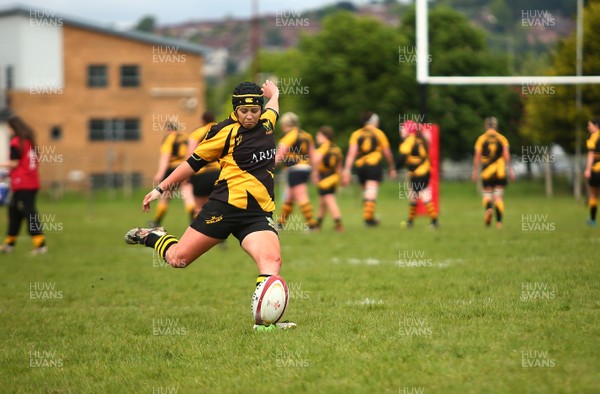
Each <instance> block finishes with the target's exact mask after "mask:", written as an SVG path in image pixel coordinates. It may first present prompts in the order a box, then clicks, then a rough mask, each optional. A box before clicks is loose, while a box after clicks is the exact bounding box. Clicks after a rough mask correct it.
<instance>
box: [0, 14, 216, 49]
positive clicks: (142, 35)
mask: <svg viewBox="0 0 600 394" xmlns="http://www.w3.org/2000/svg"><path fill="white" fill-rule="evenodd" d="M45 11H46V12H48V10H45V9H42V8H33V7H31V8H30V7H27V6H23V5H18V6H14V7H10V8H5V9H0V18H2V17H6V16H15V15H17V16H24V17H27V18H29V17H31V13H32V12H33V13H36V14H37V15H43V13H44V12H45ZM48 19H49V20H50V19H54V20H57V21H58V20H59V21H62V23H63V24H66V25H70V26H74V27H79V28H82V29H86V30H91V31H95V32H98V33H103V34H108V35H112V36H117V37H121V38H124V39H128V40H133V41H139V42H144V43H147V44H152V45H164V46H174V47H177V49H178V50H181V51H184V52H188V53H194V54H198V55H201V56H204V55H206V54H207V53H208V52H210V51H211V49H210V48H208V47H205V46H203V45H197V44H192V43H189V42H187V41H182V40H176V39H171V38H166V37H162V36H157V35H155V34H150V33H146V32H142V31H137V30H117V29H114V28H111V27H108V26H103V25H100V24H98V23H94V22H90V21H84V20H82V19H79V18H71V17H65V16H63V15H58V14H53V15H51V16H48Z"/></svg>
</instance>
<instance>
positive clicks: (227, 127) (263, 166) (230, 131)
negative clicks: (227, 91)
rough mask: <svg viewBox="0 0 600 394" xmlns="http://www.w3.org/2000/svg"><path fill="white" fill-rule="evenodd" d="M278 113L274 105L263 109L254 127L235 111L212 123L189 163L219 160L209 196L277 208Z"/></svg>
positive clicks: (244, 205) (258, 207)
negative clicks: (246, 125)
mask: <svg viewBox="0 0 600 394" xmlns="http://www.w3.org/2000/svg"><path fill="white" fill-rule="evenodd" d="M278 116H279V114H278V113H277V112H275V111H274V110H273V109H271V108H267V109H266V110H264V111H263V113H262V115H261V117H260V120H259V122H258V124H257V125H256V126H254V127H253V128H252V129H246V128H245V127H243V126H242V125H241V124H240V123H239V121H238V119H237V117H236V115H235V113H232V114H231V115H230V116H229V118H228V119H226V120H224V121H223V122H220V123H218V124H216V125H214V126H213V127H211V129H210V131H209V132H208V134H207V135H206V138H204V139H203V140H202V141H201V142H200V144H199V145H198V147H197V148H196V150H195V151H194V154H193V155H192V156H191V157H190V158H189V159H188V163H189V164H190V166H191V167H192V168H193V169H194V170H196V171H197V170H198V169H200V168H201V167H202V166H203V165H205V164H206V163H207V162H209V163H210V162H214V161H218V162H219V164H220V166H221V173H220V174H219V179H218V180H217V183H216V184H215V188H214V190H213V192H212V194H211V195H210V199H212V200H217V201H222V202H225V203H228V204H230V205H233V206H235V207H238V208H241V209H248V210H260V211H264V212H273V211H274V210H275V202H274V199H275V195H274V188H275V180H274V169H275V153H276V151H277V148H276V146H275V138H274V136H273V130H274V128H275V123H276V121H277V118H278Z"/></svg>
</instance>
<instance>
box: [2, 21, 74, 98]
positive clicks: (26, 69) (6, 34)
mask: <svg viewBox="0 0 600 394" xmlns="http://www.w3.org/2000/svg"><path fill="white" fill-rule="evenodd" d="M0 37H2V40H0V89H5V88H6V71H5V70H6V66H7V65H12V66H13V89H15V90H26V91H27V90H32V89H33V90H34V91H35V90H37V93H43V91H44V90H46V89H62V88H63V87H64V71H63V70H64V67H63V43H62V40H63V38H62V21H61V20H60V19H55V18H52V17H51V15H34V16H24V15H14V16H5V17H0Z"/></svg>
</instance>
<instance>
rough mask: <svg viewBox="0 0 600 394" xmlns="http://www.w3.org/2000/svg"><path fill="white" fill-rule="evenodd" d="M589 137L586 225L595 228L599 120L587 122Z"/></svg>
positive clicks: (599, 183) (599, 174) (599, 172)
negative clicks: (588, 188) (588, 209)
mask: <svg viewBox="0 0 600 394" xmlns="http://www.w3.org/2000/svg"><path fill="white" fill-rule="evenodd" d="M588 131H589V132H590V137H589V138H588V140H587V142H586V146H587V149H588V155H587V162H586V166H585V172H584V175H585V178H586V179H587V180H588V185H589V186H590V198H589V200H588V201H589V202H588V204H589V207H590V218H589V219H588V221H587V223H588V224H589V225H590V226H592V227H595V226H596V211H597V210H598V191H599V190H600V120H598V119H592V120H590V121H589V122H588Z"/></svg>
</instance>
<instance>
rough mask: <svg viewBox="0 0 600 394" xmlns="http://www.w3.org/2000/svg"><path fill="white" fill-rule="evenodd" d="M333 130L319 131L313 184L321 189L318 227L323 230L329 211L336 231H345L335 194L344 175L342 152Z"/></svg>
mask: <svg viewBox="0 0 600 394" xmlns="http://www.w3.org/2000/svg"><path fill="white" fill-rule="evenodd" d="M333 134H334V133H333V129H332V128H331V127H329V126H323V127H321V128H320V129H319V130H318V131H317V135H316V138H317V144H318V145H319V147H318V148H317V150H316V151H315V161H314V163H313V182H314V183H315V185H317V187H318V189H319V216H318V218H317V227H318V228H321V224H322V223H323V218H324V217H325V214H326V213H327V211H329V213H331V216H332V217H333V220H334V222H335V230H336V231H338V232H342V231H344V227H343V225H342V214H341V213H340V208H339V207H338V204H337V201H336V198H335V192H336V190H337V187H338V184H339V183H340V176H341V174H342V160H343V158H344V156H343V154H342V150H341V149H340V148H339V147H338V146H337V145H336V144H335V142H334V141H333Z"/></svg>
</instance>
